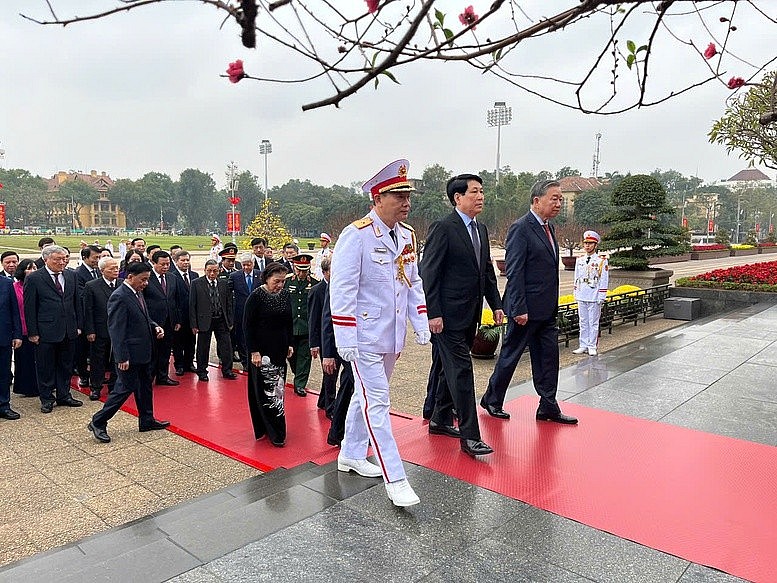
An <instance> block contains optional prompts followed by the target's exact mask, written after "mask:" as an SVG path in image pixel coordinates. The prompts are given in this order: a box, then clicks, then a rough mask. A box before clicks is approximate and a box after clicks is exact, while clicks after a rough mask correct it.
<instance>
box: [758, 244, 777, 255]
mask: <svg viewBox="0 0 777 583" xmlns="http://www.w3.org/2000/svg"><path fill="white" fill-rule="evenodd" d="M758 253H777V245H767V246H766V247H759V248H758Z"/></svg>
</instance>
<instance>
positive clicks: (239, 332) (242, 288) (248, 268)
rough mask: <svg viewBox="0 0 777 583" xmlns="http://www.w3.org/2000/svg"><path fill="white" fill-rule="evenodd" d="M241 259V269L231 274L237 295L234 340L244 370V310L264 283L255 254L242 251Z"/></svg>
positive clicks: (245, 360)
mask: <svg viewBox="0 0 777 583" xmlns="http://www.w3.org/2000/svg"><path fill="white" fill-rule="evenodd" d="M238 260H239V261H240V267H241V269H240V271H236V272H234V273H231V274H230V275H229V280H230V284H231V287H232V291H233V292H234V295H235V326H234V327H233V328H232V342H233V345H234V347H235V349H236V350H237V354H238V356H239V357H240V364H242V365H243V370H248V352H247V351H246V340H245V331H244V330H243V310H244V308H245V305H246V301H247V300H248V296H250V295H251V292H252V291H254V290H255V289H256V288H257V287H259V286H260V285H262V280H261V279H260V278H261V275H262V272H261V271H259V270H258V269H256V267H255V265H256V262H255V260H254V254H253V253H250V252H247V251H246V252H245V253H241V254H240V256H239V257H238Z"/></svg>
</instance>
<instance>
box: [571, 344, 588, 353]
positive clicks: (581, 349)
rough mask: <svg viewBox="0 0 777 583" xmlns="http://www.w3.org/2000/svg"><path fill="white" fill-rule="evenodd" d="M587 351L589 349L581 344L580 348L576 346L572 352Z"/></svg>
mask: <svg viewBox="0 0 777 583" xmlns="http://www.w3.org/2000/svg"><path fill="white" fill-rule="evenodd" d="M586 352H588V349H587V348H586V347H585V346H581V347H580V348H575V349H574V350H573V351H572V354H585V353H586Z"/></svg>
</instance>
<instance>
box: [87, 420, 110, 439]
mask: <svg viewBox="0 0 777 583" xmlns="http://www.w3.org/2000/svg"><path fill="white" fill-rule="evenodd" d="M86 428H87V429H88V430H89V431H91V432H92V433H94V438H95V439H96V440H97V441H101V442H102V443H110V441H111V436H110V435H108V432H107V431H106V430H105V429H103V428H102V427H97V425H95V424H94V423H93V422H91V421H90V422H89V424H88V425H87V426H86Z"/></svg>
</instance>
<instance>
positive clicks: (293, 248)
mask: <svg viewBox="0 0 777 583" xmlns="http://www.w3.org/2000/svg"><path fill="white" fill-rule="evenodd" d="M297 255H299V247H297V245H295V244H294V243H286V244H285V245H284V246H283V252H282V253H281V256H280V258H279V259H278V263H280V264H281V265H283V266H284V267H285V268H286V269H288V270H289V273H294V265H292V263H291V259H292V257H295V256H297Z"/></svg>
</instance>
